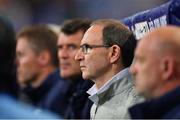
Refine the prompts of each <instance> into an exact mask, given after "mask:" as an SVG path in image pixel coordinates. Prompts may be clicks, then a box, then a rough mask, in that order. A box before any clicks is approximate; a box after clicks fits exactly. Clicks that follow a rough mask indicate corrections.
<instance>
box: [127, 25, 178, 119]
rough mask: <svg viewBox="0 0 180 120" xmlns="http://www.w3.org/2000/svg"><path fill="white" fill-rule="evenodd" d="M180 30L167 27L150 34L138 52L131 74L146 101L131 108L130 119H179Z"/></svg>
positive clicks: (140, 45) (138, 48) (140, 43)
mask: <svg viewBox="0 0 180 120" xmlns="http://www.w3.org/2000/svg"><path fill="white" fill-rule="evenodd" d="M179 52H180V28H179V27H175V26H166V27H162V28H158V29H156V30H154V31H152V32H150V33H149V34H147V35H146V36H145V37H144V38H143V39H142V40H141V41H140V42H139V44H138V46H137V48H136V51H135V62H134V64H133V65H132V67H131V72H132V74H133V75H134V78H135V86H136V89H137V91H138V92H139V93H140V94H141V95H143V96H144V97H145V98H146V99H148V100H147V101H146V102H144V103H141V104H137V105H135V106H133V107H131V108H130V109H129V112H130V114H131V118H141V119H152V118H156V119H161V118H165V119H168V118H176V119H177V118H180V53H179Z"/></svg>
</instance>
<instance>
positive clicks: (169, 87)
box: [151, 81, 180, 98]
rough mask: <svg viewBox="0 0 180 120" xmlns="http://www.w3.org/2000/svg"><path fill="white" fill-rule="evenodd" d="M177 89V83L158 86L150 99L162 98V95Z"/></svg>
mask: <svg viewBox="0 0 180 120" xmlns="http://www.w3.org/2000/svg"><path fill="white" fill-rule="evenodd" d="M177 87H180V82H179V81H174V82H172V81H169V82H168V83H167V84H164V85H162V86H160V87H159V88H158V89H156V91H155V92H154V94H153V95H152V97H151V98H157V97H160V96H163V95H164V94H166V93H168V92H170V91H172V90H174V89H176V88H177Z"/></svg>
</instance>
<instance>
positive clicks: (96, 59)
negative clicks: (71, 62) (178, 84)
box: [75, 25, 109, 81]
mask: <svg viewBox="0 0 180 120" xmlns="http://www.w3.org/2000/svg"><path fill="white" fill-rule="evenodd" d="M102 29H103V27H102V26H99V25H94V26H92V27H90V28H89V29H88V30H87V32H86V33H85V35H84V37H83V39H82V41H81V45H85V44H86V45H89V46H91V45H103V37H102ZM75 59H76V60H78V61H80V67H81V70H82V76H83V78H84V79H90V80H93V81H94V80H96V79H98V78H103V76H104V75H105V74H106V72H107V71H108V70H109V59H108V48H106V47H96V48H91V49H89V50H88V53H83V52H82V49H80V50H79V51H78V53H77V54H76V57H75Z"/></svg>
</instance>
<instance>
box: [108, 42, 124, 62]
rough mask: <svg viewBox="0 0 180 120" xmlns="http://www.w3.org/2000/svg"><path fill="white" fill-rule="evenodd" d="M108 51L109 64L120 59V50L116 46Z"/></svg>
mask: <svg viewBox="0 0 180 120" xmlns="http://www.w3.org/2000/svg"><path fill="white" fill-rule="evenodd" d="M110 49H111V50H110V63H114V62H116V61H117V60H119V58H120V55H121V48H120V47H119V46H118V45H113V46H111V48H110Z"/></svg>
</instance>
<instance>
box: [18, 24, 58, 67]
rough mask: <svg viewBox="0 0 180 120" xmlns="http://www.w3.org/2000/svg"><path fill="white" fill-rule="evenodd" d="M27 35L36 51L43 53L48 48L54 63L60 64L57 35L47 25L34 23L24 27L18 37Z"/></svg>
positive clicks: (55, 64)
mask: <svg viewBox="0 0 180 120" xmlns="http://www.w3.org/2000/svg"><path fill="white" fill-rule="evenodd" d="M21 37H25V38H27V40H28V42H29V43H30V45H31V48H32V49H33V51H34V52H35V53H41V52H42V51H44V50H48V51H49V53H50V55H51V58H52V64H53V65H54V66H58V57H57V47H56V46H57V35H56V33H54V32H53V31H52V30H50V28H48V26H46V25H32V26H27V27H24V28H23V29H22V30H21V31H20V32H19V33H18V34H17V37H16V39H17V40H18V38H21Z"/></svg>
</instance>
